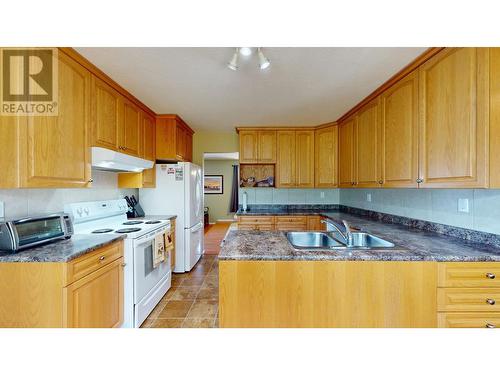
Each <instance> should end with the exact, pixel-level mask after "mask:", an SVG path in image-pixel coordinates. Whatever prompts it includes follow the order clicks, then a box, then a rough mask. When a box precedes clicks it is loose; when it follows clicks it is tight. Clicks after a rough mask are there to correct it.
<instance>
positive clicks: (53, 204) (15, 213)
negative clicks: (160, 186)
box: [0, 170, 137, 218]
mask: <svg viewBox="0 0 500 375" xmlns="http://www.w3.org/2000/svg"><path fill="white" fill-rule="evenodd" d="M92 178H93V179H94V182H93V183H92V187H91V188H83V189H0V202H3V203H4V207H5V217H6V218H20V217H26V216H33V215H40V214H46V213H53V212H61V211H63V210H64V205H65V204H67V203H73V202H84V201H95V200H106V199H118V198H121V197H123V196H124V195H130V194H135V196H137V189H118V175H117V174H116V173H113V172H103V171H96V170H93V171H92Z"/></svg>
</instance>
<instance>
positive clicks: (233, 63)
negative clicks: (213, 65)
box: [227, 48, 239, 70]
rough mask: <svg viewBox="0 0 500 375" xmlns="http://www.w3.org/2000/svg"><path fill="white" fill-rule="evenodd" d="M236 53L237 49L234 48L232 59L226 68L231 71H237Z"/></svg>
mask: <svg viewBox="0 0 500 375" xmlns="http://www.w3.org/2000/svg"><path fill="white" fill-rule="evenodd" d="M238 52H239V48H236V51H235V52H234V54H233V57H232V58H231V60H230V61H229V63H228V64H227V67H228V68H229V69H231V70H238Z"/></svg>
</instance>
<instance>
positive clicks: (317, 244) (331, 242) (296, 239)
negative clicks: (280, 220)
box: [286, 220, 394, 251]
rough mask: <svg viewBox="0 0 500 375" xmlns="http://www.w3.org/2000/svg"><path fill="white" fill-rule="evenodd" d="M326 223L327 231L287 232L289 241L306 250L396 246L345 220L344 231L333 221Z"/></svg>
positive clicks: (297, 247)
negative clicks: (356, 227)
mask: <svg viewBox="0 0 500 375" xmlns="http://www.w3.org/2000/svg"><path fill="white" fill-rule="evenodd" d="M325 223H326V224H327V230H328V231H327V232H287V234H286V237H287V239H288V242H290V244H291V245H292V246H293V247H294V248H295V249H297V250H306V251H315V250H346V249H348V250H357V249H358V250H366V249H384V248H391V247H394V244H393V243H392V242H389V241H386V240H384V239H382V238H380V237H377V236H374V235H373V234H370V233H366V232H362V231H353V230H351V228H350V226H349V225H348V223H347V222H344V226H345V229H344V231H342V230H341V229H340V228H339V227H338V226H337V225H336V224H335V223H334V222H333V221H330V220H326V221H325ZM330 229H333V230H330ZM344 232H345V233H344Z"/></svg>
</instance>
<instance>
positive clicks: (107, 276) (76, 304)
mask: <svg viewBox="0 0 500 375" xmlns="http://www.w3.org/2000/svg"><path fill="white" fill-rule="evenodd" d="M122 265H123V258H119V259H117V260H115V261H114V262H112V263H110V264H108V265H106V266H104V267H102V268H100V269H98V270H97V271H95V272H92V273H91V274H89V275H87V276H85V277H83V278H81V279H80V280H78V281H75V282H74V283H73V284H70V285H68V286H67V287H65V288H63V302H64V304H65V309H64V312H63V325H64V327H68V328H112V327H118V326H120V325H121V324H122V323H123V267H122Z"/></svg>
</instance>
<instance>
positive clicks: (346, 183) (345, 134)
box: [339, 117, 356, 188]
mask: <svg viewBox="0 0 500 375" xmlns="http://www.w3.org/2000/svg"><path fill="white" fill-rule="evenodd" d="M355 128H356V117H353V118H350V119H348V120H347V121H345V122H344V123H342V124H339V187H342V188H351V187H354V183H355V180H356V178H355V172H356V171H355V163H354V161H355V159H354V149H355V144H356V140H355V138H354V137H355V135H356V132H355Z"/></svg>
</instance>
